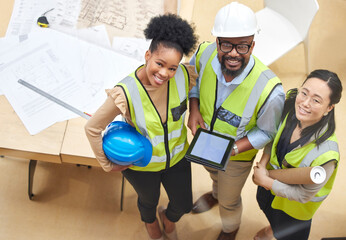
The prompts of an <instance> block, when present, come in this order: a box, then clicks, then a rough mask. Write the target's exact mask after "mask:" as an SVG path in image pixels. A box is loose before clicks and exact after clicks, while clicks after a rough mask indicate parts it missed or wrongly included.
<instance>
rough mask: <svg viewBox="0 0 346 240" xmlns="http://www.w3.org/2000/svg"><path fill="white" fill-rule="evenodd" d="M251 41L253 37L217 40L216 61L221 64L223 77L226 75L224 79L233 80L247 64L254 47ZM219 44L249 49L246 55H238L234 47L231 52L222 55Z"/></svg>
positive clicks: (220, 38)
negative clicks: (246, 46) (243, 46)
mask: <svg viewBox="0 0 346 240" xmlns="http://www.w3.org/2000/svg"><path fill="white" fill-rule="evenodd" d="M253 39H254V37H253V36H248V37H237V38H222V37H219V38H217V51H218V59H219V62H220V64H221V69H222V72H223V74H224V75H226V76H225V77H227V76H228V77H230V78H231V79H233V78H235V77H236V76H238V75H239V74H240V73H241V72H242V71H243V70H244V68H245V67H246V65H247V64H248V62H249V59H250V55H251V54H252V50H253V47H254V45H255V42H254V41H253ZM220 43H223V44H232V45H239V44H245V45H250V48H249V51H248V52H247V53H246V54H239V53H238V52H237V50H236V48H235V47H234V48H233V49H232V51H230V52H228V53H224V52H223V51H221V49H220Z"/></svg>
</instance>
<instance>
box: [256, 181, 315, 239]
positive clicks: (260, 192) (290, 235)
mask: <svg viewBox="0 0 346 240" xmlns="http://www.w3.org/2000/svg"><path fill="white" fill-rule="evenodd" d="M256 198H257V202H258V205H259V207H260V208H261V210H262V211H263V212H264V214H265V215H266V217H267V219H268V221H269V223H270V226H271V227H272V229H273V233H274V236H275V238H276V239H277V240H307V239H308V238H309V234H310V229H311V221H312V220H311V219H310V220H308V221H303V220H298V219H295V218H293V217H291V216H289V215H287V214H286V213H285V212H283V211H281V210H277V209H273V208H272V207H271V204H272V202H273V199H274V195H273V194H271V192H270V191H268V190H266V189H265V188H263V187H258V189H257V195H256Z"/></svg>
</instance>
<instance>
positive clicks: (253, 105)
mask: <svg viewBox="0 0 346 240" xmlns="http://www.w3.org/2000/svg"><path fill="white" fill-rule="evenodd" d="M216 54H217V48H216V43H215V42H214V43H202V44H201V45H200V47H199V50H198V52H197V55H196V69H197V71H198V73H199V83H200V84H199V91H200V99H199V101H200V112H201V114H202V117H203V119H204V121H205V125H206V127H207V128H208V129H209V130H211V131H214V132H218V133H221V134H223V135H227V136H230V137H232V138H234V139H235V140H238V139H240V138H242V137H244V136H246V135H247V133H248V132H249V131H250V130H251V129H252V128H253V127H255V126H256V119H257V114H258V112H259V111H260V109H261V107H262V106H263V104H264V103H265V102H266V100H267V98H268V97H269V95H270V93H271V92H272V91H273V90H274V88H275V87H276V86H277V85H279V84H280V85H281V82H280V80H279V78H278V77H277V76H276V75H275V74H274V73H273V72H272V71H271V70H270V69H269V68H268V67H267V66H265V65H264V64H263V63H262V62H260V61H259V60H258V59H257V58H256V57H254V59H255V65H254V67H253V69H252V70H251V71H250V73H249V74H248V76H247V77H246V78H245V79H244V80H243V82H242V83H241V84H239V86H237V88H236V89H235V90H234V91H233V92H232V93H231V94H230V95H229V96H228V97H227V98H226V100H225V101H224V102H223V103H222V105H221V106H220V107H219V108H217V109H216V100H217V86H218V80H217V76H216V74H215V72H214V70H213V68H212V65H211V62H212V60H213V59H214V57H215V56H216ZM257 152H258V150H257V149H251V150H249V151H245V152H242V153H240V154H238V155H237V156H232V157H231V158H230V160H237V161H239V160H240V161H251V160H252V159H253V158H254V157H255V155H256V153H257Z"/></svg>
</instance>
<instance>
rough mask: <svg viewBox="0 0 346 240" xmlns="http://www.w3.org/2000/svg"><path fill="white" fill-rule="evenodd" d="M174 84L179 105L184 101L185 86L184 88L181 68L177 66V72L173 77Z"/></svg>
mask: <svg viewBox="0 0 346 240" xmlns="http://www.w3.org/2000/svg"><path fill="white" fill-rule="evenodd" d="M174 76H175V77H174V78H175V82H176V85H177V89H178V94H179V99H180V103H182V102H183V101H184V100H185V99H186V86H185V77H184V71H183V69H182V67H181V66H180V65H179V67H178V69H177V72H176V73H175V75H174Z"/></svg>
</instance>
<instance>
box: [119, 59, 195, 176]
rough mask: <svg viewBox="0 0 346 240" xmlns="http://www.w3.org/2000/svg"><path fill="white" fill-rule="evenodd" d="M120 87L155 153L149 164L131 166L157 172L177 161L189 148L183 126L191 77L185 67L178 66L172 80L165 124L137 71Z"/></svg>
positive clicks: (132, 117) (169, 85)
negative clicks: (137, 75)
mask: <svg viewBox="0 0 346 240" xmlns="http://www.w3.org/2000/svg"><path fill="white" fill-rule="evenodd" d="M117 86H120V87H122V88H123V89H124V92H125V95H126V97H127V102H128V106H129V110H130V115H131V120H132V122H133V123H134V125H135V127H136V129H137V131H138V132H140V133H141V134H142V135H143V136H145V137H146V138H147V139H149V141H150V142H151V144H152V145H153V154H152V158H151V160H150V163H149V164H148V166H146V167H136V166H134V167H131V169H133V170H136V171H150V172H157V171H160V170H162V169H166V168H170V167H172V166H174V165H175V164H176V163H178V162H179V161H180V160H181V159H182V158H183V157H184V155H185V153H186V151H187V149H188V147H189V145H188V142H187V130H186V127H185V125H184V119H185V114H186V109H187V95H188V91H189V76H188V73H187V70H186V68H185V66H184V65H179V67H178V69H177V71H176V74H175V75H174V77H173V78H171V79H170V80H169V83H168V96H167V97H168V109H167V121H166V123H162V121H161V118H160V115H159V113H158V112H157V110H156V108H155V106H154V105H153V103H152V101H151V99H150V97H149V95H148V93H147V91H146V90H145V88H144V86H143V85H142V83H141V82H140V81H139V79H138V78H137V77H136V75H135V72H134V73H132V74H130V75H129V76H128V77H126V78H124V79H123V80H122V81H121V82H119V83H118V84H117Z"/></svg>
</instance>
